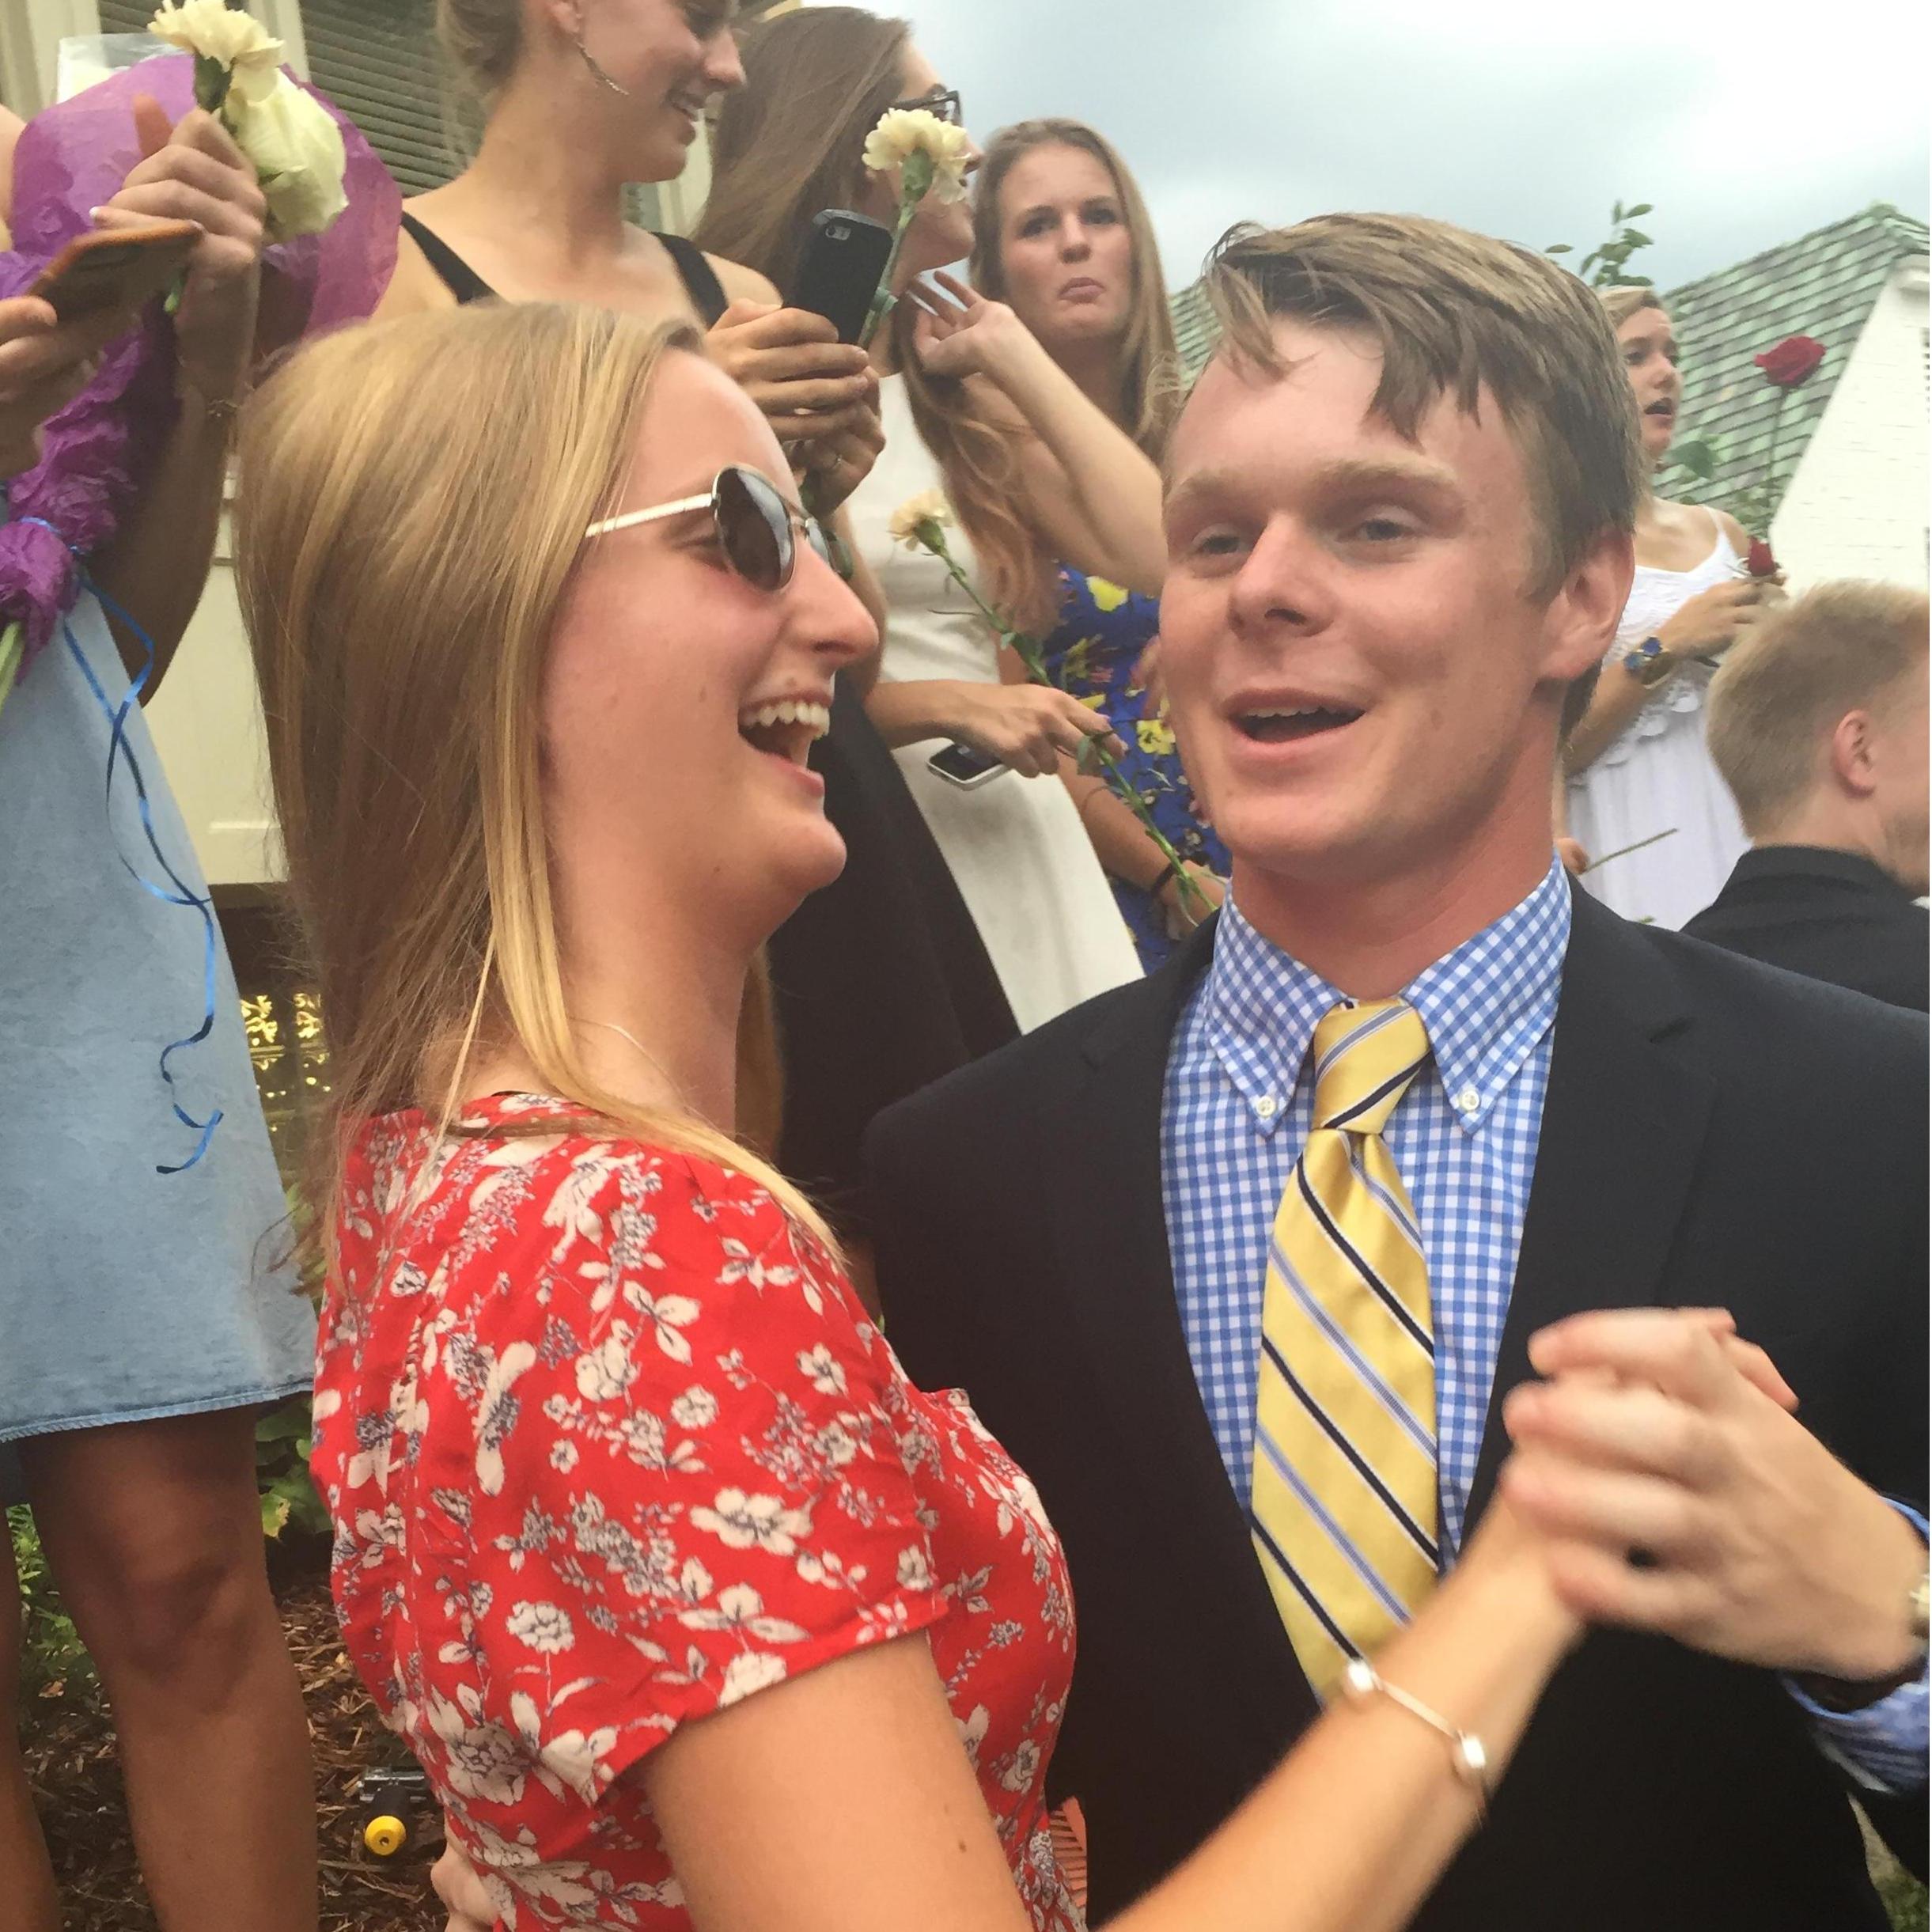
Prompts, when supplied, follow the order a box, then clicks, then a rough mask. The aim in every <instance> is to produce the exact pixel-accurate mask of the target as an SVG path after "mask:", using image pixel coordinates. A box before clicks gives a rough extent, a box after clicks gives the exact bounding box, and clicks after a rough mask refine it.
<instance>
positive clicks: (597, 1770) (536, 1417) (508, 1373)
mask: <svg viewBox="0 0 1932 1932" xmlns="http://www.w3.org/2000/svg"><path fill="white" fill-rule="evenodd" d="M527 1185H528V1198H527V1199H526V1200H525V1202H523V1203H521V1207H520V1210H519V1222H520V1229H519V1235H518V1239H517V1243H516V1244H515V1247H516V1252H517V1256H518V1258H519V1262H520V1263H521V1265H517V1266H515V1267H511V1268H510V1269H508V1270H506V1271H503V1272H502V1274H500V1275H499V1277H498V1279H499V1282H500V1284H501V1292H500V1293H499V1294H498V1296H496V1297H494V1299H493V1300H491V1301H490V1304H489V1305H490V1306H491V1307H492V1308H494V1309H500V1310H501V1321H500V1325H499V1327H498V1332H497V1333H496V1334H494V1335H491V1336H490V1337H487V1338H483V1337H479V1342H480V1343H481V1344H482V1346H481V1347H480V1348H479V1352H478V1355H477V1358H476V1360H475V1362H473V1363H472V1365H471V1366H470V1367H469V1369H468V1374H469V1376H470V1378H471V1379H472V1381H475V1380H476V1379H477V1378H478V1377H481V1379H482V1380H483V1382H484V1383H485V1384H486V1385H487V1387H486V1388H485V1389H484V1392H483V1396H482V1397H481V1399H480V1402H479V1407H478V1411H477V1414H476V1418H475V1420H476V1428H475V1468H474V1469H473V1470H470V1471H464V1472H460V1474H459V1475H458V1476H456V1479H460V1480H461V1481H463V1482H464V1483H466V1484H467V1487H468V1491H469V1500H470V1513H471V1521H470V1525H469V1537H468V1544H469V1563H470V1566H471V1569H472V1582H471V1587H470V1589H469V1590H468V1597H467V1601H464V1603H462V1604H460V1606H456V1605H453V1606H452V1608H453V1611H454V1612H456V1615H457V1616H458V1620H459V1622H460V1623H461V1624H462V1625H463V1626H464V1630H463V1632H462V1639H461V1640H462V1641H464V1642H467V1643H468V1644H469V1645H471V1646H473V1650H474V1652H475V1663H476V1677H475V1681H477V1682H479V1684H481V1685H482V1686H483V1700H484V1703H485V1704H486V1706H487V1709H486V1710H483V1711H481V1712H479V1713H477V1714H475V1715H477V1716H480V1717H483V1718H487V1719H490V1720H493V1721H494V1722H495V1723H496V1724H498V1725H499V1726H503V1727H504V1728H505V1729H507V1730H509V1731H510V1733H512V1734H513V1735H514V1736H516V1737H518V1738H519V1739H521V1742H522V1744H523V1746H524V1747H525V1749H526V1750H527V1751H530V1752H533V1753H534V1754H535V1756H536V1759H537V1761H538V1763H540V1766H541V1767H544V1768H543V1769H542V1770H540V1772H539V1774H538V1775H540V1777H544V1780H545V1782H548V1781H549V1777H551V1776H554V1777H555V1779H557V1780H559V1782H560V1783H561V1785H562V1786H566V1787H569V1788H570V1789H574V1790H575V1791H576V1793H577V1794H578V1797H580V1798H582V1799H584V1800H585V1801H588V1802H590V1803H593V1804H594V1803H595V1802H596V1801H597V1799H598V1798H599V1797H600V1795H601V1794H602V1793H603V1792H604V1790H606V1789H608V1786H609V1784H610V1783H611V1782H612V1780H613V1779H616V1777H617V1776H618V1775H619V1774H620V1773H622V1772H623V1771H625V1770H626V1769H627V1768H628V1767H631V1765H633V1764H635V1763H637V1762H638V1760H640V1759H642V1757H644V1756H646V1754H647V1753H648V1752H650V1751H651V1750H653V1749H654V1748H656V1747H657V1745H658V1744H661V1742H662V1741H664V1740H665V1738H666V1737H669V1736H670V1735H671V1733H672V1732H673V1731H674V1730H675V1729H676V1727H677V1726H679V1725H680V1724H681V1723H684V1722H688V1720H689V1719H691V1718H697V1717H703V1716H704V1715H706V1714H708V1713H710V1712H712V1711H714V1710H722V1708H724V1707H725V1706H727V1705H730V1704H733V1703H737V1702H738V1701H739V1700H740V1699H743V1698H745V1697H748V1696H750V1695H752V1694H753V1693H755V1692H756V1691H762V1690H764V1689H766V1688H768V1687H769V1686H771V1685H773V1684H779V1683H782V1682H783V1681H784V1680H786V1678H789V1677H794V1676H798V1675H800V1674H801V1673H803V1672H805V1671H809V1670H811V1669H813V1668H815V1667H816V1665H820V1664H823V1663H826V1662H828V1661H832V1659H835V1658H837V1657H843V1656H844V1655H846V1654H847V1653H849V1652H850V1651H853V1650H858V1649H860V1648H862V1646H865V1645H867V1644H870V1643H876V1642H881V1640H883V1639H885V1638H891V1637H896V1636H899V1635H903V1634H906V1633H907V1632H910V1631H915V1630H919V1629H920V1628H922V1627H925V1626H926V1625H927V1624H930V1623H934V1622H935V1621H937V1620H938V1619H939V1618H940V1617H941V1616H943V1615H944V1614H945V1601H944V1599H943V1597H941V1593H940V1592H939V1589H938V1585H937V1583H936V1582H935V1580H934V1576H933V1566H932V1551H931V1546H930V1541H929V1539H928V1524H929V1521H930V1517H928V1515H927V1513H926V1510H925V1508H924V1506H923V1505H922V1501H921V1498H920V1496H919V1492H918V1491H917V1489H916V1487H915V1482H914V1473H913V1472H914V1469H915V1468H916V1465H917V1463H918V1461H919V1457H920V1454H921V1453H922V1452H921V1451H920V1449H919V1442H920V1441H921V1440H922V1437H921V1434H920V1432H919V1430H916V1429H915V1428H913V1427H912V1426H911V1424H910V1422H909V1421H908V1419H907V1402H906V1396H905V1385H904V1384H903V1378H902V1377H900V1373H899V1371H898V1369H897V1368H896V1364H895V1362H894V1361H893V1358H892V1354H891V1353H890V1351H888V1349H887V1348H886V1347H885V1344H884V1342H883V1341H882V1339H881V1338H880V1336H879V1335H878V1334H877V1332H876V1331H875V1330H874V1329H873V1328H872V1327H871V1326H870V1324H869V1323H868V1322H867V1321H866V1319H865V1317H864V1316H863V1313H862V1311H861V1310H860V1309H858V1305H857V1303H856V1302H855V1301H854V1299H853V1297H852V1296H851V1293H850V1289H849V1288H848V1287H847V1285H846V1283H845V1282H844V1281H843V1279H841V1278H840V1276H839V1274H838V1272H837V1271H836V1269H835V1267H834V1266H833V1265H832V1263H830V1261H829V1260H828V1257H827V1256H824V1254H823V1252H821V1251H820V1250H819V1249H818V1248H816V1245H815V1244H813V1243H811V1242H810V1241H809V1237H805V1236H804V1235H803V1234H801V1233H797V1231H795V1230H794V1228H793V1226H792V1224H791V1223H790V1221H789V1220H788V1218H786V1216H785V1215H784V1214H783V1213H782V1211H781V1210H779V1208H778V1207H777V1205H776V1204H775V1203H774V1202H773V1200H772V1199H771V1197H770V1196H769V1195H767V1194H766V1193H765V1192H764V1191H763V1189H761V1188H756V1186H754V1185H753V1184H751V1183H749V1182H747V1181H746V1180H744V1179H743V1178H742V1177H741V1176H737V1175H735V1174H732V1173H729V1172H725V1171H724V1170H722V1169H716V1168H713V1167H710V1166H707V1165H704V1164H702V1163H697V1162H686V1161H679V1160H676V1159H673V1158H671V1157H665V1156H663V1155H660V1154H653V1153H650V1151H648V1150H623V1149H621V1148H612V1147H610V1146H593V1145H590V1144H588V1143H585V1142H577V1143H575V1144H574V1146H572V1145H571V1144H569V1143H566V1145H565V1146H563V1147H562V1148H559V1149H556V1150H555V1151H554V1152H553V1153H552V1154H551V1155H550V1156H549V1157H547V1159H546V1160H545V1161H544V1162H543V1163H541V1164H540V1165H538V1166H537V1167H536V1169H532V1171H531V1172H530V1175H529V1178H528V1184H527ZM525 1222H527V1224H528V1225H527V1227H525V1226H523V1225H521V1224H522V1223H525ZM504 1256H505V1250H504V1248H503V1246H502V1245H500V1244H497V1245H494V1252H493V1253H492V1255H491V1261H492V1262H493V1263H497V1264H498V1265H499V1266H500V1265H501V1263H502V1260H503V1259H504ZM483 1319H484V1318H483V1316H479V1324H480V1323H481V1322H482V1320H483ZM493 1319H494V1318H493ZM455 1339H456V1338H451V1339H450V1342H449V1343H445V1354H446V1355H447V1351H448V1348H449V1346H450V1345H451V1343H453V1342H454V1341H455ZM486 1364H487V1366H486ZM492 1390H494V1394H493V1393H492ZM479 1584H480V1585H481V1586H482V1587H481V1588H480V1589H479V1588H478V1587H477V1585H479ZM546 1774H548V1775H546ZM553 1795H556V1796H559V1797H560V1796H561V1795H562V1793H561V1791H557V1792H555V1793H553Z"/></svg>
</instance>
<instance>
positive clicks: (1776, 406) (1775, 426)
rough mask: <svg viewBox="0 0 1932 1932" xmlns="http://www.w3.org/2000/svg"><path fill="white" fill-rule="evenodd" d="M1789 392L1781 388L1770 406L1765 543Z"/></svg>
mask: <svg viewBox="0 0 1932 1932" xmlns="http://www.w3.org/2000/svg"><path fill="white" fill-rule="evenodd" d="M1790 395H1791V392H1790V390H1789V389H1783V388H1781V389H1780V390H1779V392H1778V400H1777V401H1776V402H1775V403H1772V405H1771V449H1770V452H1769V453H1768V456H1767V460H1766V462H1765V466H1764V517H1763V522H1764V529H1763V537H1764V540H1765V542H1766V543H1767V544H1768V543H1769V542H1770V541H1771V517H1772V516H1773V515H1774V513H1775V511H1776V509H1777V492H1778V432H1779V430H1780V429H1781V428H1782V426H1783V424H1784V406H1785V404H1786V402H1787V401H1789V400H1790Z"/></svg>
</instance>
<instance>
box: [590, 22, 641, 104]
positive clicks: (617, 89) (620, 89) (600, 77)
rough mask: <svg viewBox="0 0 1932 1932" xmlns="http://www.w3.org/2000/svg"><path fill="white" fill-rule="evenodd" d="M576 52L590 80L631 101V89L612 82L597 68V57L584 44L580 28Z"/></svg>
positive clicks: (607, 75) (621, 83) (600, 68)
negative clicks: (588, 71) (581, 57)
mask: <svg viewBox="0 0 1932 1932" xmlns="http://www.w3.org/2000/svg"><path fill="white" fill-rule="evenodd" d="M577 51H578V53H579V54H580V55H582V56H583V62H584V65H585V66H586V67H588V68H589V70H590V72H591V76H592V78H593V79H594V80H595V81H597V85H599V86H600V87H608V89H610V90H611V92H612V93H613V94H621V95H623V97H624V99H625V100H630V99H631V89H629V88H627V87H626V86H625V85H623V82H622V81H614V80H612V78H611V77H610V75H609V74H607V73H605V72H604V69H603V68H602V67H600V66H598V64H597V55H595V54H593V53H592V52H591V51H590V49H589V47H586V46H585V44H584V30H583V28H581V26H580V27H579V28H578V30H577Z"/></svg>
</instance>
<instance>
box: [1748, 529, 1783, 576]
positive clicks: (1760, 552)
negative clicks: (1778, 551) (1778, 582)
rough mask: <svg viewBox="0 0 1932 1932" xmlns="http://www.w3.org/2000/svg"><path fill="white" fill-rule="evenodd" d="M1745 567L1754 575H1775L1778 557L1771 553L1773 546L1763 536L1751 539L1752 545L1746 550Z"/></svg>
mask: <svg viewBox="0 0 1932 1932" xmlns="http://www.w3.org/2000/svg"><path fill="white" fill-rule="evenodd" d="M1744 568H1745V569H1746V570H1748V571H1749V572H1750V573H1751V574H1752V576H1753V577H1775V576H1776V575H1777V574H1778V559H1776V558H1775V557H1774V556H1773V555H1771V545H1770V544H1767V543H1766V542H1765V540H1763V537H1761V536H1754V537H1752V540H1751V547H1750V548H1749V549H1748V551H1745V552H1744Z"/></svg>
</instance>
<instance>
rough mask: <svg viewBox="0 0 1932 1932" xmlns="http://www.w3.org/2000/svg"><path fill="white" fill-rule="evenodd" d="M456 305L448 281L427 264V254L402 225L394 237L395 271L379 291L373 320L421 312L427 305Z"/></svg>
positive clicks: (439, 306) (383, 320) (429, 307)
mask: <svg viewBox="0 0 1932 1932" xmlns="http://www.w3.org/2000/svg"><path fill="white" fill-rule="evenodd" d="M455 307H456V297H454V296H453V295H452V294H450V292H449V286H448V285H447V284H446V283H445V282H444V280H443V278H442V277H441V275H438V273H437V272H436V271H435V270H434V268H432V267H430V263H429V257H428V256H426V255H425V254H424V253H423V252H422V249H421V248H419V247H418V246H417V245H416V241H415V237H414V236H413V235H411V233H409V231H408V230H407V229H404V230H403V232H402V233H401V234H400V235H398V236H397V237H396V268H395V271H394V273H393V274H392V275H391V276H390V277H389V286H388V287H387V288H386V289H385V290H383V292H382V300H381V301H379V302H378V303H377V305H376V313H375V316H374V320H377V321H378V322H385V321H387V320H388V319H389V318H390V317H391V316H413V315H420V314H422V313H423V312H424V311H425V310H426V309H453V308H455Z"/></svg>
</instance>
